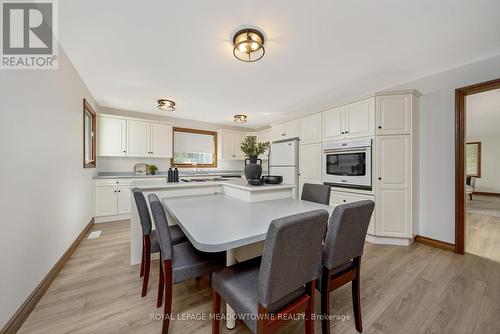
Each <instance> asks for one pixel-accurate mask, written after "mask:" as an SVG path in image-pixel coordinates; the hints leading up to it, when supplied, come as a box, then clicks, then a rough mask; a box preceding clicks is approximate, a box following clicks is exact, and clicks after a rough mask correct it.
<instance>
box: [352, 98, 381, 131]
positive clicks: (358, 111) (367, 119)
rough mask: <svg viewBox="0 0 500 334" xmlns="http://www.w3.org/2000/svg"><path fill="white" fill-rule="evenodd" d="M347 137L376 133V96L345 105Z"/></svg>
mask: <svg viewBox="0 0 500 334" xmlns="http://www.w3.org/2000/svg"><path fill="white" fill-rule="evenodd" d="M345 134H346V138H359V137H367V136H373V135H375V98H369V99H366V100H362V101H358V102H354V103H351V104H348V105H347V106H346V107H345Z"/></svg>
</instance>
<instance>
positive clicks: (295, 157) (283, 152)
mask: <svg viewBox="0 0 500 334" xmlns="http://www.w3.org/2000/svg"><path fill="white" fill-rule="evenodd" d="M269 154H270V157H269V173H270V175H281V176H283V183H285V184H293V185H295V186H296V187H297V190H296V191H295V193H296V194H297V193H298V185H299V141H298V140H297V139H295V140H290V141H284V142H279V143H273V144H271V149H270V152H269Z"/></svg>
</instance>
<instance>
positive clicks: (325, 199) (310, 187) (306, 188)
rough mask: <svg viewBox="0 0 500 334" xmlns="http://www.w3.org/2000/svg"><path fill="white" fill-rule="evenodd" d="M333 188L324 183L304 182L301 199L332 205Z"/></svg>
mask: <svg viewBox="0 0 500 334" xmlns="http://www.w3.org/2000/svg"><path fill="white" fill-rule="evenodd" d="M330 191H331V188H330V186H328V185H324V184H312V183H304V185H303V186H302V196H301V198H300V199H301V200H304V201H309V202H316V203H319V204H324V205H330Z"/></svg>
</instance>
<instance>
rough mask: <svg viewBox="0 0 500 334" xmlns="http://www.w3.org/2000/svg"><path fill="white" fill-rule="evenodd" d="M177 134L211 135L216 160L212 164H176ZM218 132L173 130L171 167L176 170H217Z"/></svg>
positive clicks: (176, 128)
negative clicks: (194, 168)
mask: <svg viewBox="0 0 500 334" xmlns="http://www.w3.org/2000/svg"><path fill="white" fill-rule="evenodd" d="M175 132H185V133H194V134H201V135H209V136H213V137H214V159H213V162H212V163H211V164H196V165H194V164H176V163H174V156H175ZM217 147H218V146H217V131H208V130H199V129H191V128H179V127H173V128H172V159H171V160H170V165H171V166H172V167H176V168H193V167H195V166H196V167H197V168H216V167H217Z"/></svg>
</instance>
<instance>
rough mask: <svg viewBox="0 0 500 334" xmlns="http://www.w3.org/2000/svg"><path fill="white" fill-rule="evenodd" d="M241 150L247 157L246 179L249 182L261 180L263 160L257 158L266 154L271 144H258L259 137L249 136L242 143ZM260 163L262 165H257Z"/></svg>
mask: <svg viewBox="0 0 500 334" xmlns="http://www.w3.org/2000/svg"><path fill="white" fill-rule="evenodd" d="M240 148H241V151H242V152H243V153H244V154H245V156H246V157H247V158H246V159H245V177H246V178H247V180H249V179H260V176H261V175H262V160H261V159H258V158H257V157H258V156H259V155H260V154H263V153H264V152H266V150H267V149H268V148H269V142H264V143H258V142H257V137H255V136H247V137H245V139H244V140H243V141H242V142H241V146H240ZM258 161H259V162H260V163H257V162H258ZM247 162H248V163H247Z"/></svg>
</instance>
